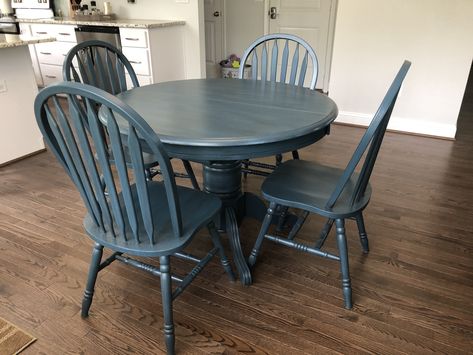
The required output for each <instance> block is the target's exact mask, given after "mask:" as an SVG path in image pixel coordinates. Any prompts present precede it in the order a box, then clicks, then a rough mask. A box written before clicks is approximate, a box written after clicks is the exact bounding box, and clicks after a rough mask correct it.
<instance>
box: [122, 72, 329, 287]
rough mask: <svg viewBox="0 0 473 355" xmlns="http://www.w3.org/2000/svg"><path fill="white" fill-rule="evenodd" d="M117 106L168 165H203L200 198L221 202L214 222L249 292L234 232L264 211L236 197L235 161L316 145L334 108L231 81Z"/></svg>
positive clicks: (165, 91)
mask: <svg viewBox="0 0 473 355" xmlns="http://www.w3.org/2000/svg"><path fill="white" fill-rule="evenodd" d="M118 98H120V99H121V100H122V101H123V102H125V103H126V104H128V105H130V106H131V107H132V108H133V109H135V110H136V111H137V112H138V113H139V114H140V115H141V116H142V117H143V119H144V120H145V121H146V122H147V123H148V124H149V125H150V127H151V128H152V129H153V130H154V131H155V132H156V133H157V135H158V137H159V138H160V139H161V141H162V143H163V144H164V146H165V148H166V150H167V153H168V155H169V156H170V157H176V158H181V159H186V160H191V161H194V162H199V163H202V164H203V189H204V191H206V192H208V193H211V194H215V195H217V196H219V197H220V198H221V200H222V202H223V209H222V212H221V214H220V218H219V220H218V221H216V222H217V224H218V226H219V229H220V230H221V231H224V232H226V233H227V235H228V238H229V242H230V246H231V248H232V252H233V260H234V262H235V265H236V267H237V269H238V273H239V276H240V280H241V282H242V283H243V284H245V285H248V284H251V273H250V270H249V267H248V265H247V263H246V259H245V257H244V255H243V252H242V248H241V244H240V235H239V224H240V223H241V220H242V219H243V218H244V217H252V218H256V219H258V220H262V219H263V218H264V216H265V213H266V206H265V204H264V202H263V201H262V200H261V199H260V198H259V197H258V196H256V195H254V194H251V193H248V192H243V191H242V188H241V179H242V174H241V161H242V160H244V159H249V158H257V157H266V156H273V155H276V154H279V153H284V152H290V151H293V150H296V149H299V148H302V147H305V146H308V145H310V144H312V143H314V142H316V141H317V140H319V139H320V138H322V137H323V136H325V135H326V134H327V133H328V132H329V128H330V124H331V123H332V122H333V120H334V119H335V118H336V117H337V114H338V109H337V105H336V104H335V103H334V102H333V101H332V100H331V99H330V98H329V97H328V96H326V95H324V94H322V93H320V92H317V91H314V90H309V89H306V88H302V87H297V86H293V85H287V84H281V83H274V82H266V81H255V80H232V79H194V80H182V81H171V82H163V83H158V84H152V85H148V86H142V87H137V88H134V89H131V90H129V91H126V92H123V93H121V94H119V95H118ZM118 123H119V125H120V122H118ZM121 128H122V129H124V130H126V129H127V128H126V125H123V127H121ZM255 237H256V236H255Z"/></svg>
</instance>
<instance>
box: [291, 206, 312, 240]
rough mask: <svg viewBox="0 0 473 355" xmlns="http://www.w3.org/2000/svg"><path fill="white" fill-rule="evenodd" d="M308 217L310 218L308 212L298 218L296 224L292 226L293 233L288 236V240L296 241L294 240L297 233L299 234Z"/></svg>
mask: <svg viewBox="0 0 473 355" xmlns="http://www.w3.org/2000/svg"><path fill="white" fill-rule="evenodd" d="M308 216H309V212H307V211H304V212H302V214H301V215H300V216H299V217H298V218H297V221H296V223H294V225H293V226H292V229H291V231H290V232H289V234H288V235H287V239H289V240H294V238H295V237H296V235H297V233H299V231H300V230H301V228H302V225H303V224H304V223H305V220H306V219H307V217H308Z"/></svg>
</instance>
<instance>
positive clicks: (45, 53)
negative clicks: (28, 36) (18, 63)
mask: <svg viewBox="0 0 473 355" xmlns="http://www.w3.org/2000/svg"><path fill="white" fill-rule="evenodd" d="M39 53H41V54H44V55H51V53H49V52H39Z"/></svg>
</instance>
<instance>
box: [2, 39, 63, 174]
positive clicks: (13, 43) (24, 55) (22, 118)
mask: <svg viewBox="0 0 473 355" xmlns="http://www.w3.org/2000/svg"><path fill="white" fill-rule="evenodd" d="M54 40H55V39H54V38H44V37H43V38H38V37H26V36H19V35H8V34H5V35H0V58H1V60H0V121H1V125H2V127H1V129H0V166H2V165H5V164H6V163H9V162H12V161H15V160H17V159H19V158H22V157H25V156H28V155H31V154H33V153H35V152H38V151H41V150H43V149H44V143H43V139H42V136H41V133H40V131H39V129H38V127H37V125H36V120H35V117H34V112H33V103H34V99H35V97H36V94H37V93H38V87H37V85H36V81H35V76H34V72H33V67H32V64H31V57H30V52H29V50H28V45H29V44H33V43H41V42H51V41H54Z"/></svg>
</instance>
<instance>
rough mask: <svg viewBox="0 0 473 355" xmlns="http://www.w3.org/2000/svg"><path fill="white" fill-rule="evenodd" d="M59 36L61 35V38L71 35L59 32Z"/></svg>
mask: <svg viewBox="0 0 473 355" xmlns="http://www.w3.org/2000/svg"><path fill="white" fill-rule="evenodd" d="M58 34H59V35H61V36H70V35H71V34H70V33H67V32H59V33H58Z"/></svg>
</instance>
